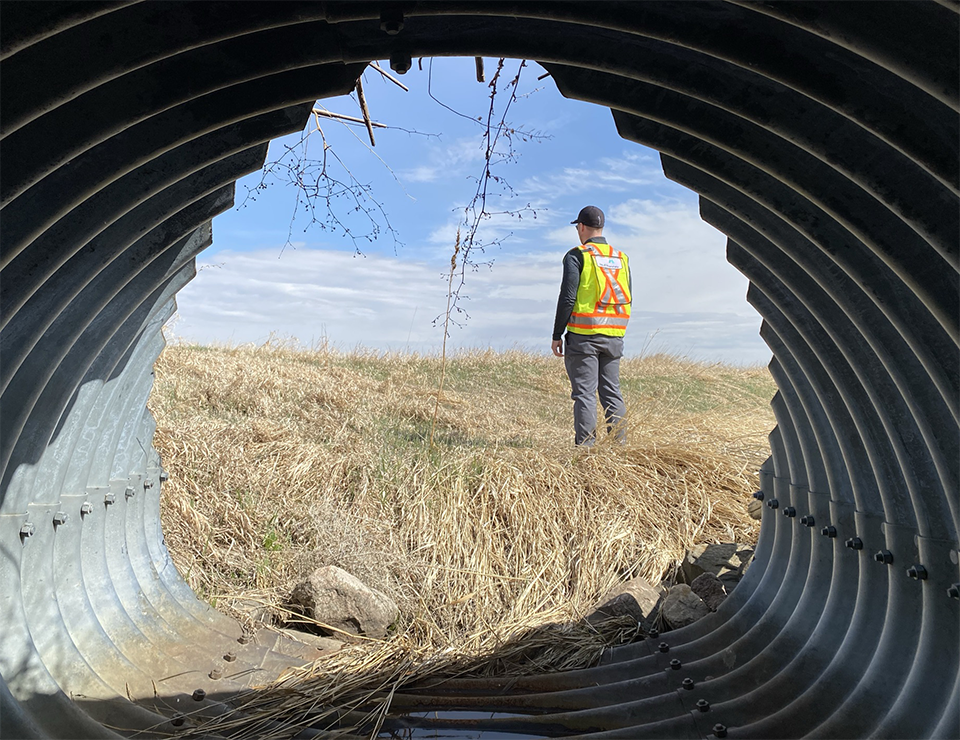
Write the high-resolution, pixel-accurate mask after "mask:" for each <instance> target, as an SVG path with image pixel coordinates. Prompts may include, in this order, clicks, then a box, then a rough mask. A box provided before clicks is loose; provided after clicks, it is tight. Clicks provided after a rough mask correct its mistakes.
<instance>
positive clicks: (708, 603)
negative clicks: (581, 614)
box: [587, 542, 753, 631]
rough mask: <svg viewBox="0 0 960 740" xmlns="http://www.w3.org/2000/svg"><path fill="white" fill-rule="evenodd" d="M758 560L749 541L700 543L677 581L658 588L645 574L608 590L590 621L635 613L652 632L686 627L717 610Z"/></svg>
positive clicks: (686, 559) (691, 551)
mask: <svg viewBox="0 0 960 740" xmlns="http://www.w3.org/2000/svg"><path fill="white" fill-rule="evenodd" d="M752 559H753V548H752V547H747V546H745V545H738V544H736V543H732V542H731V543H723V544H715V545H697V546H695V547H694V548H693V549H692V550H689V551H688V552H687V554H686V556H685V557H684V559H683V562H682V563H681V565H680V568H679V570H678V572H677V577H676V582H675V583H673V584H670V583H666V584H662V585H661V586H660V587H659V588H655V587H654V586H651V585H650V584H649V583H648V582H647V581H645V580H644V579H642V578H634V579H632V580H630V581H627V582H626V583H624V584H622V585H621V586H620V587H618V588H616V589H615V590H613V591H611V592H610V593H608V594H606V595H604V597H603V598H602V599H601V600H600V606H598V607H597V608H596V610H594V611H593V612H592V613H591V614H589V615H588V616H587V621H589V622H597V621H600V620H602V619H607V618H610V617H619V616H624V615H629V616H632V617H634V618H635V619H636V620H637V621H638V622H640V623H641V624H642V625H643V626H644V627H645V629H646V630H648V631H649V630H650V629H654V628H656V629H661V630H662V629H679V628H680V627H686V626H687V625H689V624H693V623H694V622H696V621H697V620H698V619H701V618H703V617H705V616H706V615H707V614H709V613H710V612H713V611H716V610H717V608H718V607H719V606H720V604H722V603H723V600H724V599H726V598H727V594H729V593H730V592H731V591H732V590H733V589H734V588H735V587H736V585H737V584H738V583H739V582H740V579H741V578H742V577H743V574H744V573H745V572H746V570H747V568H748V567H749V566H750V562H751V560H752Z"/></svg>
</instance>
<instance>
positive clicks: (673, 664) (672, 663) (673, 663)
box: [670, 658, 683, 671]
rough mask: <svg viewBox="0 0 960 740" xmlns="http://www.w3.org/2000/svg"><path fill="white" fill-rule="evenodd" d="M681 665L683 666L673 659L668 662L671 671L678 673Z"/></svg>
mask: <svg viewBox="0 0 960 740" xmlns="http://www.w3.org/2000/svg"><path fill="white" fill-rule="evenodd" d="M681 665H683V664H682V663H681V662H680V661H679V660H677V659H676V658H674V659H673V660H671V661H670V667H671V668H672V669H673V670H675V671H679V670H680V666H681Z"/></svg>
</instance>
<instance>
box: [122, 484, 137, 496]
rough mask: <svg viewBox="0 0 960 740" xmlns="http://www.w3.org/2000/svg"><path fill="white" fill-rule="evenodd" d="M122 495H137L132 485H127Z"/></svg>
mask: <svg viewBox="0 0 960 740" xmlns="http://www.w3.org/2000/svg"><path fill="white" fill-rule="evenodd" d="M123 495H124V496H126V497H127V498H133V497H134V496H136V495H137V492H136V491H134V490H133V486H127V490H126V491H124V492H123Z"/></svg>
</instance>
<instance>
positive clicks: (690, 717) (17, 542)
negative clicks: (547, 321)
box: [0, 0, 960, 739]
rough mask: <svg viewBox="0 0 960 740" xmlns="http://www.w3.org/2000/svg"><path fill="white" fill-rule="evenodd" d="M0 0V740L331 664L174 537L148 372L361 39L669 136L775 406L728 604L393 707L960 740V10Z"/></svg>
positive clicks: (723, 733) (140, 718)
mask: <svg viewBox="0 0 960 740" xmlns="http://www.w3.org/2000/svg"><path fill="white" fill-rule="evenodd" d="M0 13H2V23H0V32H2V41H3V48H2V53H0V60H2V61H0V67H2V70H0V72H2V75H3V85H2V87H0V104H2V111H0V112H2V116H0V157H2V161H3V169H2V172H0V207H2V218H3V228H2V231H0V279H2V284H3V290H2V292H0V313H2V326H0V360H2V362H0V393H2V396H0V402H2V409H3V412H2V415H0V553H2V557H0V583H2V585H3V588H2V589H0V624H2V625H3V629H2V630H0V675H2V679H3V680H2V681H0V728H2V729H0V734H2V736H3V737H5V738H6V737H10V738H13V737H70V738H74V737H115V736H117V733H118V732H119V733H121V734H133V733H135V732H139V733H141V735H149V736H161V735H164V734H165V733H172V732H177V731H180V730H182V729H184V728H186V727H188V726H189V722H188V721H187V717H188V716H189V714H190V713H191V712H193V711H196V710H198V709H200V710H201V711H202V712H206V713H208V714H213V713H217V712H220V711H222V710H223V705H222V703H221V702H223V701H226V700H229V698H230V696H232V695H235V694H236V692H238V691H241V690H244V689H245V688H247V687H249V686H251V685H253V684H255V683H257V682H260V681H262V680H264V679H267V678H269V677H271V676H274V675H277V673H279V671H281V670H282V669H283V668H284V667H285V666H288V665H291V664H296V663H298V662H300V661H303V660H307V659H309V658H310V657H311V654H312V653H311V649H310V648H307V647H306V646H304V645H300V644H298V643H295V642H293V641H291V640H289V639H286V638H275V639H274V641H273V642H272V644H270V645H262V644H257V643H256V642H251V641H249V640H246V639H245V638H244V637H243V635H242V633H241V630H240V629H239V627H238V625H237V624H235V623H234V622H232V621H231V620H229V619H227V618H226V617H224V616H223V615H221V614H219V613H217V612H216V611H214V610H212V609H210V608H209V607H207V606H206V605H204V604H203V603H201V602H200V601H199V600H197V599H196V597H195V596H194V594H193V593H192V592H191V591H190V589H189V588H188V587H187V586H186V584H185V583H184V582H183V580H182V579H181V578H180V576H179V574H178V573H177V572H176V570H175V568H174V567H173V565H172V564H171V561H170V558H169V555H168V553H167V552H166V549H165V547H164V544H163V535H162V532H161V530H160V519H159V496H160V492H161V489H162V484H163V481H165V480H166V474H165V473H164V471H163V469H162V461H161V460H160V459H159V458H158V456H157V454H156V452H155V451H154V450H153V449H152V447H151V445H150V441H151V439H152V435H153V431H154V423H153V420H152V419H151V417H150V414H149V412H148V411H147V410H146V408H145V402H146V398H147V396H148V394H149V391H150V385H151V382H152V375H151V368H152V365H153V362H154V361H155V359H156V357H157V355H158V353H159V352H160V350H161V348H162V345H163V342H162V337H161V335H160V327H161V326H162V324H163V322H164V320H165V319H166V318H167V317H168V316H169V315H170V313H171V311H172V310H173V305H174V304H173V301H174V296H175V294H176V292H177V290H179V288H180V287H182V286H183V285H184V284H185V283H186V282H187V281H188V280H190V279H191V278H192V277H193V275H194V267H193V259H194V257H195V256H196V254H197V253H198V252H199V251H201V250H202V249H203V248H204V247H206V246H207V245H209V244H210V241H211V227H210V221H211V219H212V218H213V217H214V216H215V215H216V214H218V213H220V212H222V211H223V210H225V209H226V208H229V207H230V205H231V204H232V202H233V182H234V181H235V180H236V179H237V178H238V177H239V176H240V175H242V174H244V173H246V172H249V171H251V170H254V169H256V168H257V167H259V166H260V165H261V163H262V162H263V158H264V155H265V153H266V144H267V142H268V141H269V140H270V139H272V138H274V137H276V136H279V135H281V134H284V133H287V132H290V131H295V130H298V129H299V128H301V127H302V126H303V124H304V122H305V120H306V119H307V117H308V116H309V112H310V109H311V107H312V104H313V102H314V100H315V99H317V98H322V97H327V96H333V95H338V94H343V93H346V92H348V91H349V90H350V89H352V87H353V86H354V83H355V80H356V79H357V77H358V75H359V74H360V72H361V71H362V69H363V67H364V66H365V65H366V63H367V62H369V61H371V60H377V59H391V60H392V61H393V64H394V66H395V68H396V67H409V65H410V63H411V62H410V60H411V57H413V56H432V55H458V56H466V57H471V56H472V57H483V56H514V57H522V58H527V59H536V60H538V61H540V62H541V63H542V64H544V66H546V67H547V69H548V70H549V71H550V73H551V78H552V79H553V80H554V81H555V83H556V84H557V86H558V87H559V89H560V90H561V92H562V93H563V94H564V95H566V96H568V97H571V98H577V99H581V100H586V101H589V102H593V103H596V104H599V105H604V106H607V107H610V108H611V109H612V111H613V119H614V123H615V124H616V127H617V130H618V131H619V133H620V134H621V135H622V136H623V137H624V138H626V139H628V140H631V141H636V142H640V143H643V144H646V145H649V146H652V147H654V148H656V149H658V150H659V151H660V152H661V153H662V163H663V167H664V172H665V174H666V175H667V176H668V177H670V178H671V179H674V180H676V181H678V182H680V183H682V184H684V185H686V186H688V187H690V188H692V189H693V190H695V191H696V192H698V193H699V194H700V195H701V214H702V216H703V218H704V219H705V220H707V221H708V222H709V223H711V224H713V225H714V226H716V227H717V228H718V229H720V230H721V231H723V232H724V233H726V234H727V235H728V236H729V242H728V246H727V255H728V258H729V260H730V261H731V262H732V263H733V264H734V265H735V266H736V267H738V268H739V269H740V270H741V271H742V272H743V273H744V274H745V275H746V276H747V277H748V278H749V279H750V281H751V286H750V289H749V292H748V295H747V300H748V301H749V302H750V303H751V304H752V305H753V306H754V307H755V308H756V309H757V311H758V312H759V313H760V314H761V316H763V326H762V329H761V335H762V336H763V337H764V339H765V340H766V341H767V344H768V345H769V346H770V349H771V353H772V356H773V360H772V361H771V364H770V370H771V372H772V373H773V376H774V378H775V380H776V381H777V385H778V387H779V391H778V393H777V395H776V396H775V398H774V399H773V400H772V405H773V409H774V412H775V414H776V417H777V421H778V426H777V428H776V429H775V430H774V432H773V433H772V434H771V435H770V446H771V457H770V459H769V460H768V461H767V462H766V463H765V464H764V465H763V466H762V467H761V470H760V479H761V490H760V491H759V492H758V493H759V496H758V497H760V498H762V500H763V502H764V504H765V506H764V507H763V519H762V525H761V537H760V542H759V543H758V547H757V552H756V560H755V563H754V565H753V566H752V567H751V569H750V570H749V571H748V573H747V575H746V577H745V578H744V580H743V581H742V582H741V584H740V585H739V587H738V588H737V590H736V591H734V593H733V594H732V595H731V597H730V598H728V599H727V601H726V602H725V603H724V604H723V606H722V607H721V609H720V610H719V611H718V612H717V613H715V614H712V615H711V616H709V617H707V618H705V619H703V620H701V621H699V622H697V623H696V624H694V625H691V626H690V627H687V628H685V629H683V630H677V631H674V632H669V633H665V634H663V635H660V636H659V637H657V638H655V639H648V640H644V641H642V642H639V643H636V644H634V645H629V646H624V647H622V648H618V649H615V650H612V651H610V653H609V654H608V655H606V656H605V658H604V660H603V662H602V664H601V665H600V666H599V667H597V668H594V669H590V670H584V671H572V672H567V673H561V674H552V675H545V676H533V677H529V678H524V679H520V680H517V681H511V682H510V683H509V684H507V683H505V682H503V681H502V680H499V679H485V680H472V681H471V680H460V681H451V682H448V683H447V684H444V685H443V686H441V687H436V686H431V687H419V688H418V687H411V688H410V689H409V690H407V691H406V692H405V693H404V694H402V695H398V696H397V697H396V699H395V703H394V710H393V713H392V714H391V717H389V718H388V721H387V724H386V727H387V728H388V729H394V730H397V731H401V730H402V731H406V730H410V729H411V728H417V727H428V728H443V727H447V728H454V729H457V730H459V731H465V732H478V731H480V730H481V729H484V728H485V729H486V730H487V731H489V732H493V731H497V732H505V733H512V734H515V735H519V736H526V737H540V736H566V737H591V738H597V739H599V738H640V737H691V738H697V737H772V736H778V737H788V736H789V737H866V736H870V737H957V736H958V735H960V709H958V707H960V679H958V678H957V677H958V674H960V655H958V652H960V647H958V646H960V634H958V625H960V614H958V612H960V565H958V560H960V556H958V549H960V547H958V542H957V539H958V534H957V533H958V523H960V495H958V478H960V470H958V467H960V463H958V460H960V429H958V416H960V408H958V406H960V403H958V377H960V350H958V320H960V290H958V285H960V268H958V233H960V208H958V192H960V184H958V169H960V152H958V143H960V135H958V120H960V118H958V108H960V105H958V76H960V75H958V64H957V59H958V57H960V53H958V52H960V49H958V38H960V33H958V30H960V24H958V15H957V8H956V6H955V5H950V4H942V3H938V2H911V3H890V2H861V3H834V2H799V1H797V2H789V3H763V4H758V3H739V2H721V1H719V0H705V1H704V2H676V3H673V2H647V3H613V2H610V3H608V2H591V3H563V2H558V3H545V2H495V3H494V2H438V3H413V2H411V3H386V2H384V3H379V2H359V3H337V2H326V3H246V2H243V3H232V2H218V3H177V2H174V3H162V4H160V3H125V2H120V3H76V4H67V3H45V2H19V3H4V4H3V5H2V6H0ZM428 711H429V715H428V713H427V712H428ZM478 712H482V713H479V714H478ZM491 713H492V714H491ZM308 734H309V733H308Z"/></svg>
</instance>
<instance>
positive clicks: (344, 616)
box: [289, 565, 400, 637]
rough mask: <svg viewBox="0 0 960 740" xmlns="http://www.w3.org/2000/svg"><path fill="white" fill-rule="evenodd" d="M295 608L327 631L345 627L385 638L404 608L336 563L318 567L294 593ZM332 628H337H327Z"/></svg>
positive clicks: (344, 629)
mask: <svg viewBox="0 0 960 740" xmlns="http://www.w3.org/2000/svg"><path fill="white" fill-rule="evenodd" d="M289 601H290V604H291V606H293V607H294V608H295V609H297V610H298V611H300V612H301V613H303V614H304V615H306V616H307V617H309V618H310V619H313V620H315V621H317V622H319V623H320V629H321V631H324V632H332V633H333V634H334V635H337V634H338V633H337V630H342V631H343V632H347V633H350V634H354V635H365V636H366V637H384V636H385V635H386V634H387V628H388V627H389V626H390V625H391V624H393V623H394V622H396V621H397V616H399V614H400V610H399V609H398V608H397V605H396V604H395V603H394V602H393V600H392V599H391V598H390V597H389V596H387V595H386V594H383V593H381V592H380V591H377V590H376V589H372V588H370V587H369V586H365V585H364V584H363V583H361V582H360V581H359V580H358V579H357V578H355V577H354V576H352V575H350V574H349V573H347V572H346V571H345V570H342V569H340V568H337V567H336V566H335V565H326V566H324V567H322V568H317V569H316V570H315V571H313V573H311V574H310V575H309V577H308V578H307V579H306V580H304V581H301V582H300V583H298V584H297V585H296V586H295V587H294V589H293V591H292V592H291V594H290V599H289ZM324 625H325V626H326V627H332V628H333V629H332V630H330V629H324Z"/></svg>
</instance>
